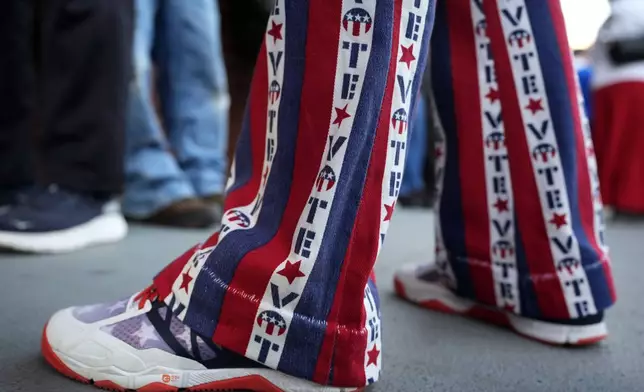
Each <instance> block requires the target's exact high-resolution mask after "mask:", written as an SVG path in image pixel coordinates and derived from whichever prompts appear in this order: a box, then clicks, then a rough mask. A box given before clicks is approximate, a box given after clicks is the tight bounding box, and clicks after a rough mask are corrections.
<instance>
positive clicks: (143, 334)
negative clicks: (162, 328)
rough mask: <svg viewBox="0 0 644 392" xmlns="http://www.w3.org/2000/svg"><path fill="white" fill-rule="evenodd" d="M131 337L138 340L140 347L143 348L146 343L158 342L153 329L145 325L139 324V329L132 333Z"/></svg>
mask: <svg viewBox="0 0 644 392" xmlns="http://www.w3.org/2000/svg"><path fill="white" fill-rule="evenodd" d="M132 336H134V337H136V338H138V339H139V346H140V347H143V346H144V345H145V344H146V343H147V342H149V341H151V340H155V341H158V340H159V339H157V335H156V330H155V329H154V327H153V326H152V325H150V324H147V323H143V324H141V328H139V329H138V330H137V331H136V332H134V334H133V335H132Z"/></svg>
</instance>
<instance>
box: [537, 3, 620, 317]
mask: <svg viewBox="0 0 644 392" xmlns="http://www.w3.org/2000/svg"><path fill="white" fill-rule="evenodd" d="M526 5H527V11H528V16H529V18H530V23H531V24H532V31H533V35H534V41H535V43H536V45H537V53H538V55H539V60H540V61H541V72H542V73H543V79H544V82H545V88H546V94H547V96H548V105H549V109H550V114H551V117H552V127H551V128H550V131H553V132H555V136H556V138H557V144H558V149H557V150H558V152H559V158H560V159H561V164H562V166H563V171H564V175H565V182H566V189H567V192H568V205H569V206H570V212H571V214H572V217H567V218H568V219H569V221H570V218H572V227H573V231H574V234H575V236H576V237H577V240H578V241H579V248H580V251H581V263H582V265H583V266H585V267H589V266H592V265H595V267H596V264H597V263H598V262H599V261H600V257H599V255H598V254H597V252H596V251H595V249H594V247H593V246H592V242H591V241H590V240H589V238H588V236H587V234H586V231H585V230H584V227H583V226H582V222H581V212H580V210H579V186H578V181H577V170H578V169H579V168H578V165H577V162H578V161H577V160H578V156H577V154H579V153H581V154H583V153H584V152H583V151H577V147H576V139H575V138H576V137H575V132H576V131H575V123H574V120H573V116H572V113H574V112H575V111H577V110H579V106H578V104H577V102H576V101H575V102H571V101H570V94H569V92H568V84H567V80H566V73H565V72H564V62H563V59H562V58H561V50H560V47H559V41H558V40H557V35H556V30H555V27H554V24H553V20H552V16H551V13H550V7H549V6H548V2H547V1H542V2H534V1H532V2H531V1H526ZM536 71H537V70H535V72H536ZM576 96H577V94H575V97H576ZM535 97H538V95H535ZM593 213H594V212H593ZM587 277H588V281H589V284H590V288H591V291H592V293H593V297H594V299H595V303H596V305H597V307H598V308H602V309H603V308H605V307H608V306H609V305H610V304H611V302H612V301H611V297H610V294H609V292H608V282H607V280H606V276H605V275H604V274H603V272H602V273H592V272H590V273H588V274H587Z"/></svg>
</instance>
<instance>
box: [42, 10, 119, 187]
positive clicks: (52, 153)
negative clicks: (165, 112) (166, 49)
mask: <svg viewBox="0 0 644 392" xmlns="http://www.w3.org/2000/svg"><path fill="white" fill-rule="evenodd" d="M43 4H44V12H45V16H44V23H45V26H44V27H43V36H44V38H43V44H44V60H43V82H44V85H43V90H44V91H43V93H44V100H45V106H46V113H45V118H44V124H45V127H46V129H45V131H44V132H43V135H42V137H41V140H40V143H41V150H42V157H43V160H44V162H45V163H44V165H43V166H44V167H43V170H44V172H45V177H46V178H47V179H48V180H49V182H54V183H57V184H59V185H61V186H64V187H65V188H68V189H71V190H74V191H77V192H83V193H94V194H96V193H99V194H106V195H117V194H120V193H121V192H122V190H123V147H124V146H123V144H124V143H123V140H124V135H125V134H124V124H125V113H126V101H127V86H128V81H129V80H130V75H131V72H130V70H131V67H130V58H131V55H130V52H131V50H130V48H131V39H132V2H131V0H125V1H119V2H118V4H117V3H113V2H107V1H96V0H53V1H45V2H43Z"/></svg>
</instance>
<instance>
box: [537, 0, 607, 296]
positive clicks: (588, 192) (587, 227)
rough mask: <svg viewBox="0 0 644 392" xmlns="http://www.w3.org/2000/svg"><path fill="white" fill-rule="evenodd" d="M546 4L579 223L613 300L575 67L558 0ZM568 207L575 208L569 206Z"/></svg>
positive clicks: (551, 0) (549, 0)
mask: <svg viewBox="0 0 644 392" xmlns="http://www.w3.org/2000/svg"><path fill="white" fill-rule="evenodd" d="M548 6H550V15H551V16H552V24H553V26H554V29H555V35H556V36H557V41H558V42H559V50H560V51H561V60H562V62H563V67H564V72H565V74H566V84H567V86H568V97H569V100H570V106H571V107H570V109H571V110H572V113H571V115H572V117H573V121H574V124H575V129H574V132H575V140H576V146H577V182H578V184H579V191H578V192H579V201H578V202H579V207H578V208H579V213H580V216H581V224H582V226H583V228H584V231H585V232H586V237H587V238H588V240H589V241H590V243H591V244H592V247H593V249H594V250H595V252H597V255H598V256H599V257H598V258H599V260H601V261H602V266H603V269H604V273H605V275H606V281H607V282H608V288H609V291H610V295H611V298H612V300H613V301H615V299H616V294H615V286H614V284H613V276H612V272H611V269H610V265H608V260H607V258H608V256H607V255H605V254H604V252H603V250H602V248H601V247H600V246H599V244H598V243H597V238H596V237H595V230H594V227H595V209H594V207H593V199H592V198H593V189H592V186H591V184H590V172H589V168H588V160H587V158H586V145H585V141H584V135H583V129H582V124H581V115H582V113H581V110H579V107H580V106H579V105H578V98H577V84H576V83H575V80H576V79H575V78H576V76H575V70H574V65H573V62H572V56H571V53H570V45H569V43H568V35H567V34H566V22H565V20H564V17H563V12H562V11H561V4H560V3H559V0H548ZM571 208H576V207H575V206H571Z"/></svg>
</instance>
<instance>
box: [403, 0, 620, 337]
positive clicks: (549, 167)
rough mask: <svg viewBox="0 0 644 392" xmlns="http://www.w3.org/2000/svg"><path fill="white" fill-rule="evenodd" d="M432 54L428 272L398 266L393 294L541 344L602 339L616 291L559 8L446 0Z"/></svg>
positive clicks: (552, 1) (515, 0) (514, 1)
mask: <svg viewBox="0 0 644 392" xmlns="http://www.w3.org/2000/svg"><path fill="white" fill-rule="evenodd" d="M464 21H467V22H468V23H464ZM468 26H469V28H468ZM432 53H433V54H434V55H435V56H436V59H437V60H438V59H439V58H441V59H447V61H444V62H440V61H436V62H435V63H432V65H433V67H434V68H433V70H434V78H433V80H434V91H435V94H436V103H437V107H438V112H439V114H440V116H439V117H440V121H441V123H442V126H443V128H444V132H445V136H446V143H445V145H444V146H443V150H442V153H443V154H442V155H443V156H446V159H445V158H444V157H443V158H441V160H440V161H439V178H442V190H441V195H440V196H441V197H440V202H439V204H438V207H439V209H438V211H439V214H438V217H439V218H438V219H439V222H438V223H439V225H438V237H437V254H436V257H437V260H436V261H437V266H438V268H437V269H436V268H435V267H431V266H430V267H422V268H420V269H413V268H410V269H405V270H403V271H401V272H400V273H399V274H398V275H397V278H396V286H397V289H398V292H399V294H400V295H401V296H404V297H407V298H409V299H411V300H413V301H415V302H419V303H421V304H422V305H424V306H426V307H428V308H430V309H436V310H443V311H449V312H453V313H458V314H465V315H469V316H473V317H484V318H485V317H487V318H493V321H495V322H499V323H503V324H508V325H509V326H510V327H512V328H514V329H515V330H517V331H518V332H519V333H521V334H523V335H527V336H529V337H532V338H535V339H538V340H542V341H546V342H549V343H554V344H566V343H568V344H586V343H591V342H595V341H598V340H601V339H603V338H604V337H605V336H606V327H605V325H604V323H603V310H604V309H606V308H608V307H609V306H610V305H611V304H612V303H613V302H614V300H615V292H614V289H613V281H612V277H611V272H610V262H609V259H608V256H607V253H606V247H605V245H604V243H603V236H602V229H603V227H602V221H601V213H602V211H601V210H602V208H601V201H600V199H599V196H598V184H597V182H596V175H595V173H594V172H593V171H594V169H595V165H594V159H593V158H592V157H591V156H589V154H588V147H589V146H590V140H589V137H588V136H589V135H588V132H587V131H588V130H587V125H588V124H587V121H586V120H585V117H584V115H583V108H581V105H580V101H579V99H578V90H577V85H576V79H575V74H574V69H573V66H572V57H571V54H570V52H569V48H568V43H567V39H566V33H565V26H564V21H563V18H562V14H561V9H560V5H559V3H558V1H557V0H548V1H539V2H537V1H525V0H509V1H508V0H503V1H501V0H484V1H483V2H481V1H476V0H475V1H471V0H460V1H450V2H443V3H442V4H440V5H439V8H438V11H437V23H436V32H435V41H434V46H433V47H432ZM477 92H478V94H477ZM501 107H502V108H503V110H502V111H501ZM444 287H450V288H452V289H453V292H454V293H456V294H458V295H459V297H456V296H454V295H453V294H452V291H449V290H447V289H445V288H444ZM441 288H442V290H441ZM452 300H453V301H452ZM472 300H473V301H472ZM479 304H480V305H483V306H480V305H479ZM494 309H497V310H498V311H494ZM539 320H541V321H539Z"/></svg>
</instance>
